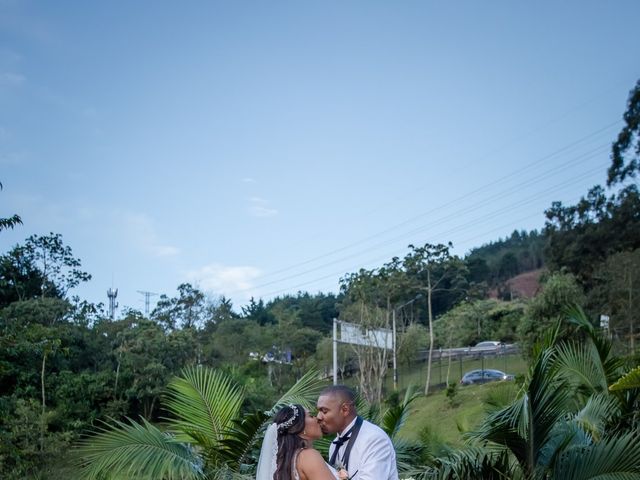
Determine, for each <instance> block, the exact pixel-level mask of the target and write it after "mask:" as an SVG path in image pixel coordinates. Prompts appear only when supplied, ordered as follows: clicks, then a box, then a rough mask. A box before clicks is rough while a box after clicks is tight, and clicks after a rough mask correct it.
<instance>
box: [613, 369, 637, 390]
mask: <svg viewBox="0 0 640 480" xmlns="http://www.w3.org/2000/svg"><path fill="white" fill-rule="evenodd" d="M633 388H640V366H637V367H636V368H634V369H633V370H631V371H630V372H627V374H625V375H624V376H622V377H620V378H619V379H618V381H616V382H615V383H614V384H613V385H611V386H610V387H609V390H611V391H612V392H615V391H619V390H631V389H633Z"/></svg>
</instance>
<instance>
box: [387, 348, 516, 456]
mask: <svg viewBox="0 0 640 480" xmlns="http://www.w3.org/2000/svg"><path fill="white" fill-rule="evenodd" d="M491 360H493V362H489V359H485V364H484V368H496V369H500V370H504V371H506V372H507V373H511V374H514V375H518V374H524V373H525V372H526V369H527V365H526V363H525V361H524V360H523V359H522V358H520V357H519V356H511V357H509V358H508V359H506V362H507V367H508V368H507V369H505V368H504V362H505V359H504V358H494V359H491ZM498 362H503V365H499V364H497V363H498ZM443 363H444V362H443ZM457 363H458V364H457V365H456V362H452V365H451V369H450V372H449V381H450V382H456V383H457V382H459V380H460V378H461V374H460V364H459V362H457ZM477 363H478V364H477V365H476V361H471V360H467V361H465V362H464V363H463V364H462V373H464V372H467V371H468V370H473V369H475V368H481V365H480V364H479V363H480V361H479V360H478V361H477ZM454 365H455V368H454ZM420 367H422V365H420ZM422 370H423V368H415V369H414V370H413V371H407V372H405V373H404V379H405V381H406V382H407V383H403V382H400V385H401V387H403V388H406V386H407V385H408V383H409V382H411V381H412V380H413V381H414V382H415V383H414V385H419V386H420V387H419V390H423V389H424V382H425V381H426V375H425V373H424V372H423V371H422ZM442 370H443V372H442V376H443V380H442V382H444V378H446V366H445V365H443V366H442ZM431 376H432V380H433V381H432V385H434V386H435V385H436V384H437V383H439V382H438V380H439V378H440V372H439V371H438V366H437V365H434V367H433V370H432V374H431ZM434 377H435V378H434ZM418 380H421V381H418ZM516 389H517V387H516V385H515V384H514V383H513V382H493V383H487V384H484V385H469V386H462V385H458V387H457V393H456V395H455V402H454V405H453V406H452V405H451V402H450V401H449V399H448V398H447V397H446V395H445V390H443V389H437V390H436V389H434V391H433V393H430V394H429V396H428V397H424V396H422V397H419V398H417V399H416V400H414V402H413V403H412V405H411V414H410V416H409V419H408V421H407V422H406V423H405V425H404V426H403V427H402V429H401V430H400V432H399V435H400V436H401V437H404V438H407V439H418V438H420V436H421V435H426V436H427V438H429V439H430V440H431V441H433V442H434V443H447V444H449V445H452V446H461V445H462V444H463V443H464V439H463V437H462V431H468V430H471V429H473V428H475V427H476V426H477V425H478V423H479V422H480V421H481V420H482V419H483V418H484V416H485V415H486V406H485V404H484V402H483V399H484V398H485V397H487V396H488V395H492V394H493V395H500V394H501V393H503V392H504V391H505V390H509V391H515V390H516Z"/></svg>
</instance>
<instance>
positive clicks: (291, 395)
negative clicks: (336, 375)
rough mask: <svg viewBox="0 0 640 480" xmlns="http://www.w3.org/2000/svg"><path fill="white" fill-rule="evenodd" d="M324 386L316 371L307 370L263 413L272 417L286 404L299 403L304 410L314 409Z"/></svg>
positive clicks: (324, 383) (323, 381)
mask: <svg viewBox="0 0 640 480" xmlns="http://www.w3.org/2000/svg"><path fill="white" fill-rule="evenodd" d="M325 385H326V382H325V380H323V379H322V378H321V376H320V374H319V372H318V371H317V370H315V369H314V370H309V371H308V372H307V373H305V374H304V375H303V376H302V377H300V379H299V380H298V381H297V382H296V383H295V384H294V385H293V386H292V387H291V388H290V389H289V390H287V392H286V393H285V394H284V395H282V397H280V398H279V399H278V400H277V401H276V403H274V405H273V407H272V408H271V410H269V411H268V412H265V413H266V414H267V416H272V415H273V414H275V413H276V411H277V410H278V409H279V408H280V407H282V406H283V405H286V404H288V403H299V404H300V405H302V406H303V407H305V408H309V409H311V410H313V409H315V406H316V400H317V399H318V395H319V394H320V390H322V388H323V387H324V386H325Z"/></svg>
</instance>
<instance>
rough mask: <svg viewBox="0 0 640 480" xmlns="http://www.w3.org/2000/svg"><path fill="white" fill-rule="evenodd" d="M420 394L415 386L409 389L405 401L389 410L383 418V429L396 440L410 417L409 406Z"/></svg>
mask: <svg viewBox="0 0 640 480" xmlns="http://www.w3.org/2000/svg"><path fill="white" fill-rule="evenodd" d="M418 396H419V393H418V392H417V391H416V388H415V387H414V386H411V387H409V388H407V391H406V392H405V395H404V399H403V401H402V403H401V404H400V405H396V406H394V407H391V408H389V409H388V410H387V411H386V412H385V413H384V415H383V416H382V422H381V425H380V426H381V427H382V429H383V430H384V431H385V432H386V434H387V435H389V437H391V438H394V437H395V436H396V434H397V433H398V431H399V430H400V428H402V426H403V425H404V423H405V422H406V421H407V418H408V417H409V405H410V404H411V402H413V401H414V400H415V399H416V398H418Z"/></svg>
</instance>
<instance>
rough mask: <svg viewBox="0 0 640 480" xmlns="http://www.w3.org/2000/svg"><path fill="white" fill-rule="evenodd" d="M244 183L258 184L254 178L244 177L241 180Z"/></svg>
mask: <svg viewBox="0 0 640 480" xmlns="http://www.w3.org/2000/svg"><path fill="white" fill-rule="evenodd" d="M240 181H241V182H242V183H257V182H256V180H255V179H254V178H251V177H244V178H243V179H242V180H240Z"/></svg>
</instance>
